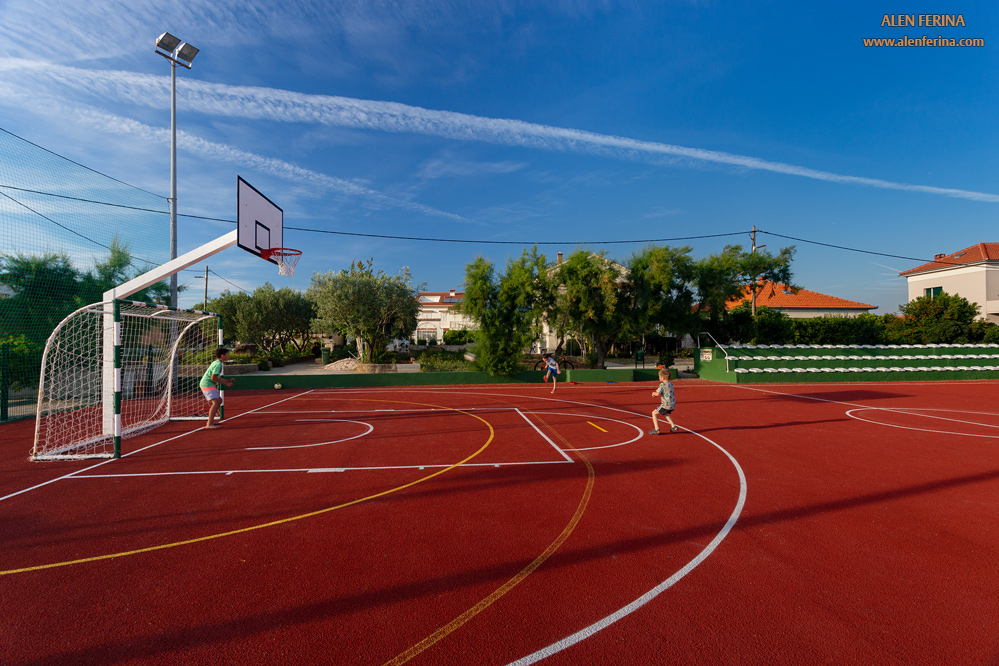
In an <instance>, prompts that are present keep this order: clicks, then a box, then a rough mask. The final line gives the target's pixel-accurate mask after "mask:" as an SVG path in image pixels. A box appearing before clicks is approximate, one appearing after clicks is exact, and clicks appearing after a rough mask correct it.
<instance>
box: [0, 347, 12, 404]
mask: <svg viewBox="0 0 999 666" xmlns="http://www.w3.org/2000/svg"><path fill="white" fill-rule="evenodd" d="M9 399H10V343H9V342H4V343H0V421H6V420H7V419H8V418H9V412H8V400H9Z"/></svg>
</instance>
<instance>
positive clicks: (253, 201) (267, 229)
mask: <svg viewBox="0 0 999 666" xmlns="http://www.w3.org/2000/svg"><path fill="white" fill-rule="evenodd" d="M236 209H237V214H236V232H237V234H236V236H237V240H236V245H238V246H239V247H241V248H243V249H244V250H246V251H247V252H249V253H250V254H255V255H257V256H258V257H260V253H261V251H263V250H272V249H274V248H278V247H284V245H283V244H282V238H283V237H284V211H283V210H281V208H280V207H279V206H278V205H277V204H275V203H274V202H273V201H271V200H270V199H268V198H267V197H266V196H264V195H263V194H262V193H261V192H260V190H258V189H257V188H255V187H254V186H253V185H250V184H249V183H248V182H246V181H245V180H243V178H242V176H236ZM261 258H262V257H261ZM267 261H269V262H271V263H272V264H277V263H278V262H277V261H276V260H274V259H271V258H268V259H267Z"/></svg>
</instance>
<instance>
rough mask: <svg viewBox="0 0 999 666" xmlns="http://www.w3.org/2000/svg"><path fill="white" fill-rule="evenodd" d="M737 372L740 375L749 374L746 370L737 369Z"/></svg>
mask: <svg viewBox="0 0 999 666" xmlns="http://www.w3.org/2000/svg"><path fill="white" fill-rule="evenodd" d="M735 371H736V372H737V373H739V374H740V375H745V374H749V370H746V369H745V368H736V369H735Z"/></svg>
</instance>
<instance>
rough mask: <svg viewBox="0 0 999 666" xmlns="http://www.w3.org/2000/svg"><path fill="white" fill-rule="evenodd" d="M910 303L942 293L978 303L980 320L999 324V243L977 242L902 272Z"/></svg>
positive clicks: (935, 256)
mask: <svg viewBox="0 0 999 666" xmlns="http://www.w3.org/2000/svg"><path fill="white" fill-rule="evenodd" d="M899 275H900V276H902V277H904V278H905V280H906V283H907V285H908V288H909V300H910V301H912V300H915V299H917V298H919V297H920V296H934V295H936V294H939V293H941V292H944V293H948V294H956V295H958V296H963V297H964V298H966V299H968V300H969V301H971V302H972V303H978V307H979V318H980V319H985V320H986V321H991V322H996V323H999V243H978V244H977V245H972V246H971V247H966V248H964V249H963V250H960V251H958V252H954V253H953V254H937V255H934V257H933V261H931V262H929V263H926V264H923V265H922V266H917V267H915V268H910V269H909V270H907V271H902V272H901V273H899Z"/></svg>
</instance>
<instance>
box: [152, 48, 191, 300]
mask: <svg viewBox="0 0 999 666" xmlns="http://www.w3.org/2000/svg"><path fill="white" fill-rule="evenodd" d="M156 53H158V54H160V55H161V56H163V57H164V58H166V59H167V60H169V61H170V259H171V261H172V260H174V259H176V258H177V65H178V64H181V65H183V66H184V67H187V68H188V69H191V62H192V61H193V60H194V56H196V55H198V49H197V48H196V47H194V46H192V45H191V44H188V43H186V42H182V41H180V39H178V38H177V37H174V36H173V35H171V34H170V33H169V32H164V33H163V34H162V35H160V36H159V37H157V38H156ZM170 307H172V308H175V307H177V276H176V275H171V276H170Z"/></svg>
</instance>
